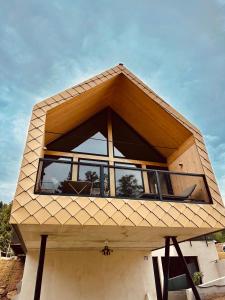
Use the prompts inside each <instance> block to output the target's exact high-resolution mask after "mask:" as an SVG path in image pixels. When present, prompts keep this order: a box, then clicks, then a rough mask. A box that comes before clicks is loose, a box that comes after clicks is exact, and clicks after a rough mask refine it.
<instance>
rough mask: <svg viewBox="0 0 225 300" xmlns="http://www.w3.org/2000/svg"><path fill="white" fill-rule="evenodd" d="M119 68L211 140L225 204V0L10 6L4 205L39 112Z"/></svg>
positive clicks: (1, 135)
mask: <svg viewBox="0 0 225 300" xmlns="http://www.w3.org/2000/svg"><path fill="white" fill-rule="evenodd" d="M119 62H123V63H124V64H125V65H126V66H127V67H128V68H129V69H130V70H131V71H132V72H134V73H135V74H136V75H137V76H139V77H140V78H141V79H142V80H143V81H145V83H147V84H148V85H149V86H150V87H151V88H152V89H154V90H155V91H156V92H157V93H158V94H159V95H160V96H161V97H163V98H164V99H165V100H166V101H167V102H169V103H170V104H171V105H172V106H174V107H175V108H176V109H177V110H178V111H179V112H181V113H182V114H183V115H184V116H185V117H187V118H188V119H189V120H190V121H192V122H193V123H194V124H195V125H197V126H198V127H199V128H200V129H201V130H202V132H203V134H204V137H205V140H206V143H207V146H208V151H209V155H210V157H211V159H212V163H213V167H214V169H215V171H216V175H217V179H218V181H219V184H220V189H221V191H222V193H223V195H224V196H225V0H189V1H180V0H166V1H165V0H158V1H155V0H141V1H136V0H119V1H118V0H113V1H111V0H95V1H93V0H80V1H79V0H76V1H74V0H64V1H59V0H58V1H51V0H49V1H46V0H45V1H43V0H39V1H32V0H29V1H28V0H17V1H15V0H11V1H1V9H0V108H1V109H0V155H1V159H0V200H3V201H10V200H11V199H12V198H13V194H14V192H15V186H16V181H17V177H18V171H19V166H20V162H21V158H22V153H23V148H24V142H25V137H26V131H27V127H28V122H29V119H30V115H31V109H32V106H33V105H34V104H35V103H36V102H38V101H40V100H42V99H43V98H46V97H48V96H51V95H52V94H55V93H57V92H58V91H60V90H63V89H65V88H67V87H69V86H71V85H73V84H75V83H79V82H80V81H82V80H84V79H87V78H89V77H91V76H92V75H94V74H96V73H99V72H101V71H103V70H105V69H107V68H110V67H112V66H114V65H116V64H118V63H119Z"/></svg>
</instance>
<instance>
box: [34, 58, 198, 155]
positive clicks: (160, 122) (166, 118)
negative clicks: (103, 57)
mask: <svg viewBox="0 0 225 300" xmlns="http://www.w3.org/2000/svg"><path fill="white" fill-rule="evenodd" d="M49 104H50V107H49ZM45 106H48V111H47V116H46V125H45V133H46V134H45V143H46V144H48V143H50V142H52V141H53V140H55V139H56V138H58V137H59V136H60V135H63V134H65V133H66V132H69V131H70V130H71V129H73V128H74V127H76V126H78V125H80V124H81V123H82V122H84V121H86V120H87V119H89V118H90V117H92V116H93V115H94V114H96V113H97V112H99V111H100V110H102V109H104V108H105V107H107V106H110V107H111V108H112V109H113V110H114V111H116V113H117V114H119V115H120V116H121V117H122V118H123V119H124V120H125V121H126V122H127V123H128V124H129V125H130V126H132V127H134V129H135V130H136V131H137V132H138V133H139V134H140V135H141V136H143V137H144V138H145V139H146V140H147V141H148V142H149V143H150V144H152V145H153V146H155V148H156V149H157V150H158V151H159V152H161V154H163V155H164V156H165V157H168V156H169V155H170V154H171V153H173V152H174V150H176V149H177V148H179V146H180V145H181V144H182V143H184V141H186V140H187V138H188V137H190V136H191V135H192V131H196V132H197V133H199V132H198V130H197V129H196V128H195V127H194V126H193V125H192V124H191V123H190V122H188V121H187V120H186V119H185V118H184V117H182V116H181V115H180V114H179V113H178V112H176V111H175V110H174V109H173V108H172V107H171V106H169V105H168V104H167V103H166V102H164V101H163V100H162V99H161V98H160V97H159V96H157V95H156V94H155V93H154V92H153V91H152V90H151V89H149V88H148V87H147V86H146V85H145V84H144V83H143V82H141V81H140V80H139V79H138V78H137V77H136V76H134V75H133V74H132V73H131V72H130V71H128V70H127V69H126V68H125V67H124V66H123V65H121V64H120V65H118V66H116V67H114V68H112V69H110V70H108V71H105V72H103V73H101V74H99V75H97V76H95V77H93V78H91V79H89V80H87V81H85V82H83V83H81V84H79V85H77V86H74V87H72V88H70V89H67V90H65V91H63V92H61V93H59V94H57V95H55V96H53V97H51V98H49V99H46V100H45V101H43V102H41V103H39V104H37V105H36V107H39V108H41V109H43V107H44V108H45ZM146 124H147V125H148V126H146Z"/></svg>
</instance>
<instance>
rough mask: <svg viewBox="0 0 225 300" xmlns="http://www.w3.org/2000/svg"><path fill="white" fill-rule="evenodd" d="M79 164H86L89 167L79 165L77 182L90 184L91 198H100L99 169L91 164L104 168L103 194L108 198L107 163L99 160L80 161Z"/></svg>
mask: <svg viewBox="0 0 225 300" xmlns="http://www.w3.org/2000/svg"><path fill="white" fill-rule="evenodd" d="M79 162H81V163H82V162H83V163H88V164H90V165H88V166H86V165H79V172H78V181H84V182H90V183H91V191H90V195H91V196H100V167H99V166H94V165H91V164H98V165H103V166H106V167H104V194H105V196H109V170H108V167H107V166H108V162H106V161H99V160H87V159H80V160H79Z"/></svg>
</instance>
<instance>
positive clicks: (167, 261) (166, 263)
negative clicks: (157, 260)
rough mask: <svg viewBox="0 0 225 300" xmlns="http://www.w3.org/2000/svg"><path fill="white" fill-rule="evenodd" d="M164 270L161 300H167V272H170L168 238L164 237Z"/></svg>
mask: <svg viewBox="0 0 225 300" xmlns="http://www.w3.org/2000/svg"><path fill="white" fill-rule="evenodd" d="M165 242H166V245H165V268H164V285H163V300H168V285H169V270H170V237H169V236H166V237H165Z"/></svg>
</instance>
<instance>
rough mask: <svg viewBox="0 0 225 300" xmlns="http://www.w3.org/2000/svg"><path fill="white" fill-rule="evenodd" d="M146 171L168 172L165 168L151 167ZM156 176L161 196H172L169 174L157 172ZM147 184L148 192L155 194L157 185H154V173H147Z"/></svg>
mask: <svg viewBox="0 0 225 300" xmlns="http://www.w3.org/2000/svg"><path fill="white" fill-rule="evenodd" d="M147 169H149V170H151V169H153V170H155V169H157V170H159V171H160V170H168V169H167V168H163V167H157V168H156V167H151V166H147ZM158 176H159V183H160V188H161V192H162V194H163V195H168V194H169V195H173V189H172V184H171V179H170V174H168V173H166V172H165V173H164V172H158ZM148 182H149V188H150V192H151V193H152V194H157V193H158V190H157V183H156V175H155V172H148Z"/></svg>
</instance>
